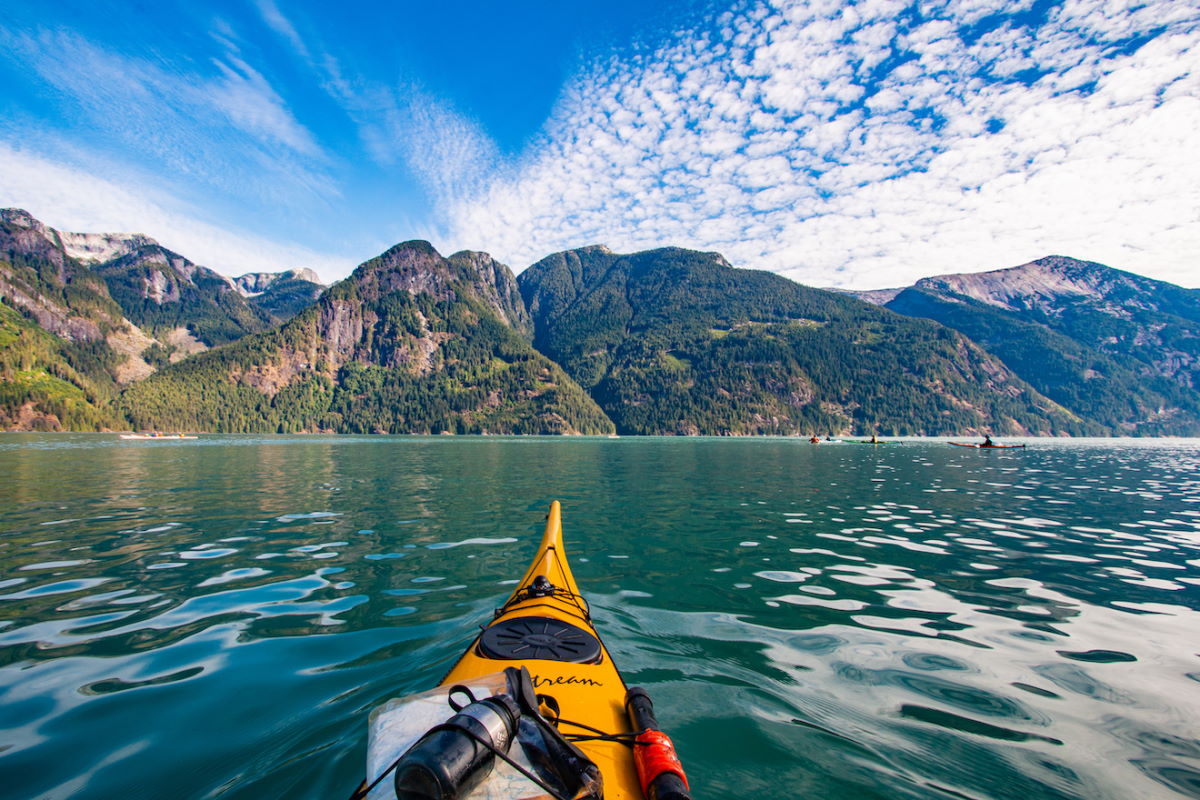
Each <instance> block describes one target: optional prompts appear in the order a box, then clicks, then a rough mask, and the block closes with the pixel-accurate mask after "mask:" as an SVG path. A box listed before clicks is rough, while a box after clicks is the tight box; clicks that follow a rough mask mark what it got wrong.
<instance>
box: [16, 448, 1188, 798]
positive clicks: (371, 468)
mask: <svg viewBox="0 0 1200 800" xmlns="http://www.w3.org/2000/svg"><path fill="white" fill-rule="evenodd" d="M553 499H559V500H561V501H562V502H563V506H564V526H565V532H566V536H567V544H568V547H569V551H570V553H571V556H572V562H573V565H574V567H575V572H576V576H577V578H578V579H579V582H580V584H581V586H582V587H583V590H584V592H585V593H586V594H587V595H588V597H589V599H590V600H591V601H592V607H593V609H594V612H595V616H596V617H597V619H598V621H599V626H600V630H601V633H602V635H603V636H604V637H605V640H606V643H607V644H608V645H609V648H610V650H611V651H612V652H613V655H614V657H615V658H616V659H617V661H618V664H619V665H620V666H621V667H622V668H623V670H624V672H625V674H626V677H627V679H628V680H629V682H630V683H637V684H641V685H645V686H647V687H648V688H650V689H651V691H652V693H653V695H654V696H655V699H656V702H657V704H658V709H659V718H660V720H661V721H662V722H663V724H664V726H665V727H667V728H668V730H669V731H670V732H671V733H672V735H673V737H674V738H675V740H676V742H677V745H678V747H679V750H680V753H681V755H682V757H683V760H684V763H685V764H686V765H687V767H688V770H689V775H690V778H691V780H692V783H693V787H694V789H695V794H696V796H697V798H725V797H759V796H761V797H783V798H786V797H810V798H917V797H934V798H964V797H965V798H1022V800H1028V798H1042V797H1046V798H1060V797H1061V798H1067V797H1071V798H1132V797H1139V798H1158V797H1162V798H1173V797H1198V796H1200V741H1198V739H1200V655H1198V654H1200V613H1198V609H1200V443H1198V442H1196V441H1180V440H1175V441H1169V442H1130V441H1074V442H1060V441H1039V442H1034V443H1033V444H1032V445H1031V447H1030V448H1028V449H1027V450H1024V451H1020V450H1015V451H993V452H987V451H983V452H981V451H976V450H967V449H964V448H953V447H947V446H946V445H945V444H942V443H936V442H923V443H917V442H908V443H906V444H904V445H903V446H899V447H881V448H875V447H866V446H856V445H848V444H839V445H819V446H812V445H809V444H807V443H804V442H797V441H791V440H782V439H761V440H728V439H643V440H638V439H611V440H610V439H586V440H578V439H573V440H572V439H553V440H552V439H500V438H474V439H472V438H448V437H447V438H432V439H420V438H405V437H396V438H383V437H374V438H372V437H279V438H255V437H218V436H213V437H204V438H202V439H200V440H197V441H189V442H122V441H119V440H117V439H116V437H114V436H104V435H45V436H42V435H4V436H0V797H4V798H29V797H80V798H112V797H121V798H134V797H181V798H190V797H197V798H198V797H217V796H220V797H229V798H272V797H284V796H288V797H322V798H330V797H332V798H339V797H344V796H346V795H348V794H349V793H350V791H351V790H352V789H353V788H354V786H355V784H356V783H357V781H358V780H359V778H360V777H361V771H362V768H363V767H362V765H363V763H364V760H365V755H364V747H365V739H366V715H367V713H368V712H369V710H370V709H371V708H372V707H374V706H375V705H377V704H379V703H381V702H383V701H385V700H386V699H388V698H389V697H393V696H397V695H402V694H405V693H409V692H413V691H418V690H423V689H426V688H429V687H430V686H432V685H433V684H434V683H436V682H437V680H438V679H439V678H440V677H441V675H442V674H443V673H444V672H445V670H446V669H447V668H448V666H449V665H450V664H451V663H452V661H453V660H454V659H455V658H456V657H457V656H458V654H459V653H460V652H461V651H462V649H463V648H464V647H465V646H466V644H467V643H468V642H469V641H470V639H471V637H472V636H473V633H474V632H475V630H476V626H477V625H478V624H479V623H481V622H482V621H484V620H485V619H486V618H487V617H488V615H489V614H490V612H491V609H492V608H493V607H495V606H496V605H497V603H498V602H499V600H500V599H501V598H502V596H503V595H504V594H505V593H506V592H507V591H508V589H509V586H508V584H507V583H506V582H507V581H511V580H512V579H513V578H515V577H517V573H518V572H519V571H520V570H521V569H523V567H524V566H525V563H526V562H527V560H528V558H529V557H530V556H531V554H532V550H533V547H534V544H535V543H536V540H537V537H538V536H539V535H540V532H541V528H542V516H543V514H544V512H545V510H546V508H547V507H548V505H549V503H550V501H551V500H553Z"/></svg>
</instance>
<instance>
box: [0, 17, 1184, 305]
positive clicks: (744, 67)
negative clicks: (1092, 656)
mask: <svg viewBox="0 0 1200 800" xmlns="http://www.w3.org/2000/svg"><path fill="white" fill-rule="evenodd" d="M650 6H652V7H653V10H651V11H647V7H650ZM3 11H4V14H3V15H2V16H0V87H3V88H2V89H0V205H5V206H20V207H24V208H27V209H28V210H30V211H31V212H32V213H34V215H35V216H37V217H39V218H40V219H42V220H43V221H45V222H46V223H47V224H50V225H52V226H54V227H58V228H60V229H65V230H82V231H111V230H127V231H139V232H144V233H147V234H149V235H151V236H154V237H155V238H157V239H159V240H160V241H162V242H163V243H164V244H166V245H167V246H169V247H172V248H173V249H176V250H178V251H179V252H181V253H183V254H184V255H187V256H189V257H190V258H192V259H194V260H196V261H199V262H200V263H204V264H206V265H208V266H211V267H213V268H215V269H217V270H219V271H222V272H225V273H226V274H238V273H241V272H246V271H251V270H259V269H284V268H288V267H293V266H311V267H314V268H316V269H317V270H318V271H319V272H320V273H321V274H322V275H323V276H324V277H325V278H326V279H334V278H338V277H341V276H343V275H345V274H346V273H348V272H349V271H350V270H351V269H352V268H353V267H354V266H355V265H356V264H358V263H359V262H361V261H363V260H365V259H367V258H369V257H371V256H373V255H375V254H377V253H378V252H380V251H382V250H383V249H385V248H387V247H388V246H390V245H391V244H393V243H395V242H397V241H401V240H404V239H410V238H427V239H430V240H431V241H432V242H433V243H434V245H435V246H437V247H438V248H439V249H440V250H441V251H442V252H445V253H449V252H453V251H454V250H457V249H461V248H471V249H478V250H486V251H488V252H490V253H492V254H493V255H495V256H497V257H498V258H500V259H501V260H502V261H504V262H505V263H507V264H509V265H510V266H511V267H512V268H513V269H514V270H515V271H520V270H521V269H523V268H524V267H526V266H528V265H529V264H531V263H533V262H534V261H536V260H537V259H538V258H541V257H542V256H544V255H546V254H548V253H550V252H553V251H556V250H560V249H565V248H569V247H577V246H582V245H586V244H591V243H597V242H600V243H605V244H608V245H609V246H610V247H612V248H613V249H616V250H619V251H628V250H634V249H642V248H647V247H655V246H662V245H680V246H686V247H696V248H700V249H712V250H719V251H721V252H723V253H724V254H725V255H726V256H727V257H728V258H729V259H730V261H731V262H732V263H734V264H735V265H737V266H745V267H755V268H761V269H770V270H774V271H778V272H781V273H783V274H785V275H788V276H789V277H792V278H795V279H797V280H801V281H803V282H806V283H810V284H813V285H818V286H829V285H840V286H847V287H852V288H875V287H883V286H895V285H902V284H906V283H910V282H912V281H913V280H915V279H916V278H918V277H922V276H925V275H930V274H936V273H944V272H956V271H977V270H983V269H991V268H997V267H1004V266H1011V265H1015V264H1019V263H1022V262H1024V261H1028V260H1031V259H1033V258H1038V257H1040V256H1043V255H1048V254H1051V253H1060V254H1065V255H1072V256H1076V257H1080V258H1088V259H1093V260H1097V261H1102V262H1104V263H1108V264H1110V265H1112V266H1118V267H1122V268H1126V269H1131V270H1133V271H1136V272H1141V273H1143V274H1147V275H1150V276H1152V277H1158V278H1162V279H1165V280H1172V281H1174V282H1177V283H1183V284H1185V285H1189V286H1197V285H1200V266H1198V255H1200V158H1197V157H1196V156H1195V151H1196V145H1195V142H1194V139H1195V131H1197V130H1200V71H1198V66H1200V3H1197V2H1195V0H1171V1H1170V2H1155V1H1152V2H1122V1H1121V0H1068V1H1067V2H1053V3H1052V2H1044V1H1043V0H1017V1H1016V2H993V0H922V2H916V3H910V2H906V1H905V0H861V2H844V1H842V0H838V1H836V2H822V0H811V1H810V2H803V3H788V2H770V3H766V2H734V3H711V4H710V3H688V2H674V3H672V2H660V3H655V4H648V3H633V2H629V3H621V2H605V3H598V2H597V3H585V2H569V1H568V0H561V1H560V2H551V1H550V0H543V1H542V2H509V3H501V2H466V3H442V4H433V3H416V2H389V3H368V2H357V3H356V2H343V3H337V4H333V3H321V2H285V1H284V0H246V1H245V2H211V3H187V4H172V3H170V2H159V3H126V4H96V3H82V2H73V1H67V2H63V1H61V0H60V2H56V3H53V4H44V3H32V2H17V3H13V2H6V3H5V5H4V9H3Z"/></svg>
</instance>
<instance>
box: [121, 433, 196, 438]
mask: <svg viewBox="0 0 1200 800" xmlns="http://www.w3.org/2000/svg"><path fill="white" fill-rule="evenodd" d="M121 438H122V439H195V438H196V437H195V436H190V435H188V434H186V433H122V434H121Z"/></svg>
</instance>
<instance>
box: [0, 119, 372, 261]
mask: <svg viewBox="0 0 1200 800" xmlns="http://www.w3.org/2000/svg"><path fill="white" fill-rule="evenodd" d="M0 176H2V179H0V207H9V206H16V207H20V208H24V209H25V210H26V211H28V212H30V213H31V214H33V216H34V217H36V218H38V219H40V220H41V221H42V222H45V223H46V224H47V225H49V226H51V227H53V228H58V229H60V230H66V231H79V232H85V233H101V232H129V233H135V232H136V233H145V234H147V235H149V236H151V237H152V238H154V239H156V240H157V241H158V242H159V243H160V244H162V245H163V246H164V247H167V248H169V249H171V250H174V251H176V252H178V253H180V254H182V255H184V256H186V257H187V258H190V259H191V260H192V261H195V262H196V263H198V264H203V265H204V266H207V267H210V268H212V269H215V270H216V271H218V272H220V273H222V274H225V275H231V276H236V275H240V274H242V273H244V272H256V271H277V270H282V269H289V268H292V267H310V268H312V269H315V270H316V271H317V273H318V274H320V275H321V277H322V279H323V280H325V281H327V282H328V281H332V280H334V279H337V278H340V277H343V276H344V275H345V274H346V273H347V272H348V271H349V270H350V269H351V268H353V266H354V265H355V263H356V260H354V259H352V258H349V257H339V256H335V255H331V254H326V253H318V252H314V251H312V250H308V249H306V248H303V247H297V246H295V245H290V244H282V243H279V242H274V241H271V240H269V239H264V238H260V237H256V236H253V235H250V234H242V233H236V232H231V231H229V230H228V229H226V228H223V227H220V226H217V225H213V224H211V223H207V222H204V221H203V220H201V219H198V218H197V217H196V216H195V215H192V214H189V213H187V212H186V211H180V210H176V209H175V207H174V204H173V202H172V200H171V198H169V197H166V196H163V193H162V192H160V191H158V190H156V189H155V188H154V187H153V186H151V185H147V184H145V183H140V184H121V185H118V184H117V183H114V182H112V181H108V180H105V179H103V178H100V177H97V176H96V175H94V174H92V173H90V172H84V171H81V170H76V169H72V168H70V167H67V166H65V165H63V164H60V163H57V162H54V161H50V160H47V159H45V158H42V157H40V156H38V155H36V154H34V153H32V152H30V151H29V150H27V149H21V148H14V147H11V146H9V145H7V144H4V143H0Z"/></svg>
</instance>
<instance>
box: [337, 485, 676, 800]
mask: <svg viewBox="0 0 1200 800" xmlns="http://www.w3.org/2000/svg"><path fill="white" fill-rule="evenodd" d="M498 673H504V676H503V680H500V683H498V684H497V683H496V682H497V680H499V679H500V678H501V677H502V676H500V675H498ZM518 684H519V686H523V687H525V688H524V691H521V690H520V688H519V686H518ZM487 686H499V687H500V688H484V687H487ZM465 687H473V688H475V689H476V691H475V692H472V691H471V690H470V689H467V688H465ZM504 687H507V688H504ZM489 692H492V693H494V694H493V696H492V697H489V698H487V699H484V700H482V701H481V700H480V699H479V698H480V697H483V696H484V695H485V694H487V693H489ZM535 693H536V700H533V699H532V698H533V695H534V694H535ZM456 696H457V697H459V698H460V700H461V702H459V703H458V704H455V703H454V702H453V699H454V698H455V697H456ZM464 697H465V699H463V698H464ZM514 697H515V698H518V699H522V700H523V702H522V703H520V704H519V705H520V708H518V707H517V706H518V703H516V702H515V701H514V699H513V698H514ZM414 698H415V699H414ZM447 698H449V699H450V700H451V705H452V706H453V708H454V710H455V711H458V712H459V713H458V715H457V716H455V717H454V718H453V719H451V720H449V721H448V722H442V723H441V724H438V725H435V726H434V727H432V728H428V729H427V730H428V733H426V734H425V735H424V738H422V739H421V740H420V741H418V742H417V743H416V744H408V739H411V738H415V737H413V736H412V735H411V734H412V732H411V731H408V734H409V735H408V739H403V738H401V739H400V741H402V742H403V746H404V747H407V750H405V751H403V753H402V754H401V755H400V756H398V757H397V758H395V759H393V758H392V756H393V754H394V753H393V752H392V751H388V750H387V749H386V748H385V747H384V746H383V745H384V744H386V741H385V740H387V739H388V738H399V737H395V736H391V735H390V734H388V733H387V729H388V725H389V724H395V725H397V726H400V725H408V726H409V727H411V722H408V721H409V720H412V719H413V718H414V717H415V716H416V715H418V714H420V713H425V712H423V711H422V709H429V708H433V709H434V711H432V712H428V713H431V714H432V716H429V717H427V721H435V722H436V721H440V720H441V719H443V718H444V716H445V715H446V713H447V711H445V710H443V711H441V712H440V714H439V712H437V711H436V709H438V708H442V709H444V708H445V706H444V703H445V702H446V699H447ZM468 701H469V702H470V705H468ZM422 703H424V704H425V705H424V706H423V705H422ZM381 714H382V715H383V716H379V715H381ZM387 714H391V715H392V716H393V717H394V718H395V719H396V720H398V722H395V723H389V722H388V717H387V716H386V715H387ZM377 716H378V717H379V718H378V719H376V718H375V717H377ZM531 718H532V719H533V720H534V722H536V724H532V723H531V722H530V721H529V720H530V719H531ZM514 720H521V721H520V723H519V724H517V723H516V722H514ZM372 725H373V727H372V741H371V743H370V744H369V750H371V751H375V750H380V752H381V753H384V754H385V755H382V756H378V757H375V758H374V760H373V761H370V759H369V764H368V776H369V779H370V777H371V776H378V777H377V778H376V779H375V782H374V783H372V784H371V789H372V790H373V789H374V787H375V786H376V785H377V784H380V783H381V780H382V779H383V778H384V777H386V773H387V771H389V770H392V771H394V773H395V783H396V785H397V788H396V792H395V793H388V794H380V793H378V792H376V791H371V790H368V789H366V788H365V786H364V788H362V789H360V792H359V793H356V795H355V796H356V797H363V796H367V792H368V791H371V794H370V797H371V798H372V800H374V799H375V798H377V797H385V796H386V797H389V798H393V797H397V796H399V797H400V798H401V800H407V798H410V797H411V798H426V797H430V798H444V797H459V796H469V797H470V798H475V797H477V796H478V797H480V798H509V797H513V798H516V797H529V796H532V795H530V794H528V793H527V792H525V791H520V792H518V793H515V794H514V793H509V792H507V791H505V790H504V789H503V788H501V787H498V786H497V785H496V784H497V783H498V782H499V781H500V780H501V778H500V777H497V775H498V774H499V773H500V772H502V771H503V770H502V769H497V770H496V771H495V773H492V767H491V766H490V765H486V766H482V767H480V766H478V764H479V763H481V762H482V761H484V760H488V761H489V762H490V761H491V756H490V755H489V754H488V753H485V750H489V751H492V752H495V751H496V750H499V751H501V752H500V753H497V755H498V756H499V757H501V758H503V760H505V761H509V762H510V763H512V761H511V759H509V758H505V757H504V754H505V753H510V754H517V753H518V751H520V750H521V747H520V746H518V745H515V744H511V743H510V742H511V741H515V740H516V739H517V738H520V737H518V736H517V735H515V734H514V733H513V731H514V730H516V729H518V728H519V729H520V730H521V731H528V730H542V731H544V732H548V733H547V734H546V735H545V736H544V737H543V739H544V741H545V742H546V743H547V745H546V750H547V751H549V752H552V753H554V754H555V758H551V759H549V760H552V761H557V763H558V766H559V767H561V766H562V764H563V763H564V762H565V763H568V764H569V765H570V767H569V770H574V774H575V775H582V774H584V773H586V774H587V775H590V776H592V777H588V778H584V779H583V780H582V781H580V782H578V783H573V784H571V785H573V786H574V788H573V789H571V791H570V794H569V796H570V797H572V798H578V799H580V800H582V798H595V800H600V799H601V798H603V800H690V794H689V793H688V789H687V779H686V777H685V776H684V773H683V768H682V766H681V765H680V763H679V761H678V758H677V757H676V756H675V751H674V747H673V745H672V744H671V742H670V739H668V738H667V737H666V735H665V734H663V733H662V732H661V731H660V730H659V729H658V723H657V721H656V719H655V717H654V713H653V707H652V705H651V703H650V699H649V697H648V695H646V693H645V691H644V690H642V689H639V688H634V689H632V690H630V689H627V687H626V686H625V681H624V680H623V679H622V677H621V673H620V672H619V671H617V667H616V665H615V664H614V663H613V660H612V657H611V656H610V655H609V652H608V650H607V648H605V646H604V643H603V642H601V641H600V637H599V635H598V634H597V632H596V628H595V626H594V624H593V622H592V617H591V613H590V611H589V609H588V604H587V601H586V600H584V599H583V598H582V597H581V596H580V594H579V586H578V585H577V584H576V583H575V577H574V576H573V575H572V574H571V568H570V566H569V565H568V564H567V557H566V553H565V552H564V549H563V540H562V510H561V507H560V506H559V503H558V502H557V501H555V502H554V503H552V504H551V506H550V513H549V514H548V515H547V517H546V532H545V534H544V535H543V537H542V541H541V544H540V545H539V546H538V549H537V555H536V556H535V557H534V559H533V563H532V564H530V566H529V568H528V569H527V570H526V571H525V575H524V577H522V578H521V580H520V582H519V583H518V585H517V587H516V589H515V590H514V591H513V593H512V594H511V595H510V596H509V598H508V599H507V600H506V601H505V602H504V604H503V605H502V606H500V608H498V609H496V612H495V615H494V616H493V618H492V619H491V620H489V621H488V624H487V625H486V627H484V628H483V630H482V631H481V632H480V634H479V636H477V637H476V638H475V640H474V641H473V642H472V643H471V645H470V647H468V648H467V650H466V652H465V653H463V655H462V656H461V657H460V658H459V659H458V661H457V662H456V663H455V664H454V666H453V667H451V668H450V671H449V672H448V673H447V674H446V676H445V678H443V679H442V681H441V684H440V686H439V688H438V689H436V690H430V691H429V692H426V693H424V694H423V695H420V696H412V697H410V698H405V699H404V700H395V701H389V704H388V705H386V706H384V707H382V708H381V709H377V710H376V712H375V713H374V714H373V722H372ZM521 726H529V727H528V728H526V727H521ZM539 726H540V728H539ZM418 727H421V726H418ZM423 729H424V728H423ZM464 731H465V732H466V733H465V734H464ZM464 735H465V737H466V739H464V738H463V736H464ZM439 737H440V738H439ZM455 737H458V738H457V739H456V738H455ZM560 738H561V741H560V742H557V743H556V742H554V741H551V740H554V739H560ZM477 743H478V745H479V746H477ZM497 743H498V746H496V747H493V746H492V745H494V744H497ZM456 747H457V750H456V752H459V753H460V755H461V757H460V760H459V762H457V763H454V764H449V765H447V764H446V763H443V762H446V761H447V760H450V759H448V758H447V757H443V755H442V754H443V753H446V752H448V751H451V750H455V748H456ZM398 749H399V748H398V747H397V748H393V750H398ZM414 754H415V755H414ZM535 760H536V759H535ZM541 760H542V762H545V761H546V760H547V758H546V756H545V754H543V758H542V759H541ZM389 761H390V762H391V766H390V767H388V769H387V770H384V769H383V768H382V767H383V764H385V763H387V762H389ZM430 762H437V763H430ZM589 762H590V763H589ZM397 765H399V766H397ZM516 766H518V767H519V764H518V765H516ZM569 770H568V771H569ZM597 772H598V773H599V780H596V779H595V773H597ZM525 774H527V775H528V774H529V770H526V772H525ZM484 775H488V777H482V776H484ZM430 776H434V777H430ZM463 776H466V777H463ZM460 780H461V781H462V782H463V785H464V788H465V789H466V795H459V794H457V793H454V794H451V793H450V792H448V791H447V790H445V789H444V788H442V789H436V790H435V789H433V788H430V789H428V790H422V789H419V788H413V789H411V791H409V792H405V791H401V787H402V786H404V787H408V786H415V785H416V784H418V783H419V784H422V785H424V784H425V783H426V782H427V783H428V784H429V785H430V786H433V785H434V784H439V785H441V786H443V787H444V786H446V785H448V784H451V783H454V782H455V781H460ZM476 787H478V788H476ZM383 788H384V787H383V786H382V785H379V789H380V790H382V789H383ZM537 796H538V797H552V796H554V797H557V796H560V795H559V794H554V795H550V794H540V793H539V794H538V795H537ZM563 796H568V795H567V794H566V793H563Z"/></svg>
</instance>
